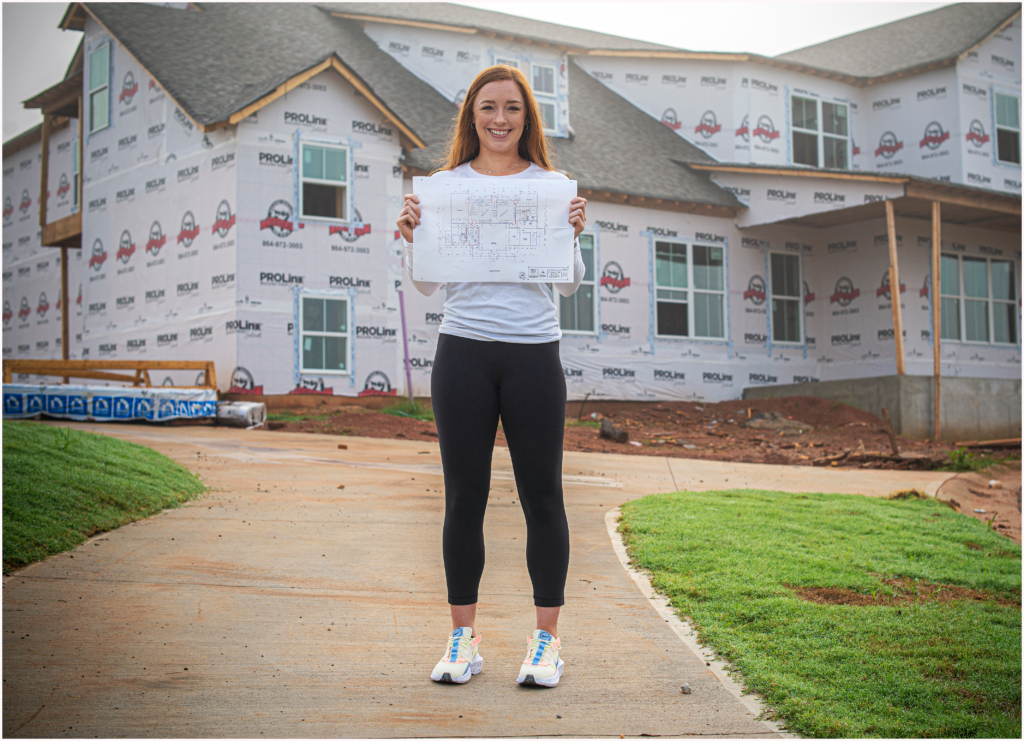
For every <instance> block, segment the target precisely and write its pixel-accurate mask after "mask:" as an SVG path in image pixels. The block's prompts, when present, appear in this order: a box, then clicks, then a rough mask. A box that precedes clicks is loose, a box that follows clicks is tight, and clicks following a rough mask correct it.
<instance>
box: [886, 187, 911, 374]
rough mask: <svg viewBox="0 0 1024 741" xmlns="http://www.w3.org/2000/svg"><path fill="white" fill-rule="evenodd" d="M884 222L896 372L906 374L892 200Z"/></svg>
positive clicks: (888, 204) (887, 202)
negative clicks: (887, 242)
mask: <svg viewBox="0 0 1024 741" xmlns="http://www.w3.org/2000/svg"><path fill="white" fill-rule="evenodd" d="M885 224H886V227H887V228H888V231H889V298H890V299H891V300H892V329H893V338H894V339H895V340H896V373H897V374H898V375H901V376H903V375H906V373H907V360H906V357H905V356H904V354H903V311H902V310H901V309H900V264H899V259H898V258H897V256H896V217H895V216H894V214H893V209H892V201H886V202H885Z"/></svg>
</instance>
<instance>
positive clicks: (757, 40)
mask: <svg viewBox="0 0 1024 741" xmlns="http://www.w3.org/2000/svg"><path fill="white" fill-rule="evenodd" d="M462 4H463V5H472V6H474V7H477V8H487V9H490V10H496V11H499V12H502V13H510V14H513V15H519V16H525V17H528V18H535V19H537V20H542V21H549V22H551V23H561V24H563V25H566V26H575V27H577V28H586V29H590V30H593V31H601V32H604V33H610V34H615V35H618V36H626V37H629V38H633V39H641V40H643V41H651V42H654V43H658V44H666V45H668V46H677V47H680V48H683V49H693V50H697V51H746V52H753V53H756V54H763V55H765V56H775V55H777V54H782V53H784V52H787V51H792V50H793V49H799V48H801V47H804V46H810V45H811V44H817V43H819V42H822V41H827V40H828V39H833V38H836V37H837V36H843V35H845V34H848V33H853V32H854V31H860V30H862V29H865V28H871V27H872V26H879V25H882V24H884V23H890V22H892V21H895V20H897V19H899V18H906V17H907V16H911V15H917V14H918V13H924V12H927V11H929V10H934V9H935V8H939V7H942V6H943V5H949V4H950V3H934V2H822V1H820V0H819V2H804V3H782V2H746V3H731V2H592V1H591V0H579V1H576V2H558V1H555V0H549V1H548V2H463V3H462ZM66 9H67V3H63V2H61V3H46V2H40V3H12V2H4V3H3V106H4V109H3V138H4V140H5V141H6V140H7V139H9V138H11V137H12V136H15V135H16V134H19V133H21V132H22V131H24V130H26V129H28V128H31V127H32V126H35V125H36V124H37V123H39V122H40V121H41V120H42V117H41V116H40V115H39V112H38V111H37V110H31V111H27V110H25V109H24V108H22V107H21V102H22V101H23V100H25V99H26V98H30V97H32V96H33V95H35V94H36V93H39V92H40V91H42V90H45V89H46V88H48V87H50V86H51V85H54V84H56V83H58V82H60V80H61V79H62V78H63V76H64V72H65V71H66V70H67V66H68V64H69V63H70V62H71V57H72V55H74V53H75V48H76V47H77V46H78V41H79V39H80V38H81V36H82V35H81V33H79V32H78V31H61V30H60V29H58V28H57V24H58V23H59V22H60V19H61V17H62V16H63V15H64V12H65V10H66Z"/></svg>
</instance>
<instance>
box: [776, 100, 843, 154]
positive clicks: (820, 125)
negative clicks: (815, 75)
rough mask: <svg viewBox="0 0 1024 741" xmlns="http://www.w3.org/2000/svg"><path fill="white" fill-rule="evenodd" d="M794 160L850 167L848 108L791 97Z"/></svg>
mask: <svg viewBox="0 0 1024 741" xmlns="http://www.w3.org/2000/svg"><path fill="white" fill-rule="evenodd" d="M790 112H791V116H790V121H791V126H792V141H793V163H794V164H797V165H809V166H810V167H827V168H833V169H838V170H845V169H848V168H849V166H850V165H849V157H848V153H849V145H850V125H849V109H848V107H847V106H846V105H845V104H843V103H832V102H829V101H824V100H817V99H814V98H801V97H800V96H797V95H794V96H792V98H791V99H790Z"/></svg>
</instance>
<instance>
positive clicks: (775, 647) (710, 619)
mask: <svg viewBox="0 0 1024 741" xmlns="http://www.w3.org/2000/svg"><path fill="white" fill-rule="evenodd" d="M622 510H623V517H622V521H621V524H620V526H619V527H620V531H621V532H622V533H623V535H624V537H625V540H626V544H627V548H628V550H629V554H630V556H631V558H632V560H633V563H634V564H635V565H637V566H639V567H641V568H644V569H647V570H649V571H650V572H651V576H652V582H653V584H654V586H655V588H656V589H658V590H659V591H661V592H662V593H664V594H665V595H667V596H668V597H669V598H670V599H671V601H672V604H673V605H674V607H675V608H676V610H677V611H678V613H679V615H680V616H681V617H686V618H688V619H689V620H690V621H691V623H692V624H693V625H694V626H695V628H696V630H697V632H698V634H699V636H700V639H701V641H702V642H704V643H705V644H707V645H708V646H710V647H712V648H713V649H714V650H715V651H716V652H717V654H718V655H719V656H720V657H721V658H722V659H724V660H726V661H727V662H730V663H731V665H732V666H733V667H734V668H735V669H737V670H739V672H741V674H742V681H743V683H744V684H745V685H746V687H747V688H748V689H750V690H752V691H755V692H758V693H760V694H761V695H762V696H763V697H764V700H765V703H766V705H767V706H768V707H769V708H772V709H773V711H774V717H775V719H777V720H779V721H781V722H782V723H784V724H785V726H786V727H787V728H788V729H790V730H792V731H795V732H796V733H799V734H802V735H806V736H810V737H883V738H893V737H897V738H898V737H918V736H929V737H936V736H937V737H946V738H956V737H999V738H1020V735H1021V612H1020V599H1021V549H1020V546H1018V545H1017V544H1016V543H1013V542H1012V541H1010V540H1007V539H1006V538H1004V537H1002V536H1000V535H998V534H996V533H995V532H994V531H992V530H990V529H989V528H987V527H986V525H985V523H982V522H979V521H978V520H975V519H973V518H970V517H966V516H964V515H961V514H958V513H956V512H954V511H952V510H951V509H949V508H948V507H946V506H945V505H943V504H941V503H940V502H938V501H936V500H933V499H920V498H916V497H914V498H908V499H893V500H883V499H872V498H869V497H864V496H854V495H845V494H786V493H782V492H771V491H719V492H700V493H697V492H676V493H674V494H662V495H656V496H649V497H645V498H643V499H639V500H636V501H632V502H629V503H627V504H625V505H623V507H622ZM900 578H902V580H899V579H900ZM938 585H946V586H945V588H944V589H943V590H942V591H936V590H939V589H940V587H939V586H938ZM957 588H959V589H957ZM826 589H828V590H831V591H828V592H826V591H825V590H826ZM965 589H966V590H974V591H973V596H975V597H978V598H980V599H971V598H969V597H968V598H965V599H952V600H950V599H949V598H950V597H951V596H954V597H955V596H957V595H965V594H967V593H966V592H964V591H963V590H965ZM798 590H800V592H802V593H805V594H816V595H819V596H820V595H825V596H826V602H825V603H816V602H811V601H808V600H807V599H804V598H802V597H801V596H800V594H799V593H798ZM839 600H842V601H846V602H853V603H854V604H836V603H835V602H837V601H839ZM858 602H860V603H866V604H856V603H858Z"/></svg>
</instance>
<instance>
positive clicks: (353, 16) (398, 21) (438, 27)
mask: <svg viewBox="0 0 1024 741" xmlns="http://www.w3.org/2000/svg"><path fill="white" fill-rule="evenodd" d="M331 15H333V16H336V17H338V18H348V19H349V20H353V21H371V22H373V23H389V24H391V25H394V26H412V27H414V28H431V29H434V30H435V31H451V32H452V33H465V34H475V33H479V31H478V30H477V29H475V28H464V27H463V26H449V25H447V24H444V23H429V22H427V21H410V20H406V19H404V18H388V17H385V16H379V15H362V14H359V13H338V12H332V13H331Z"/></svg>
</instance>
